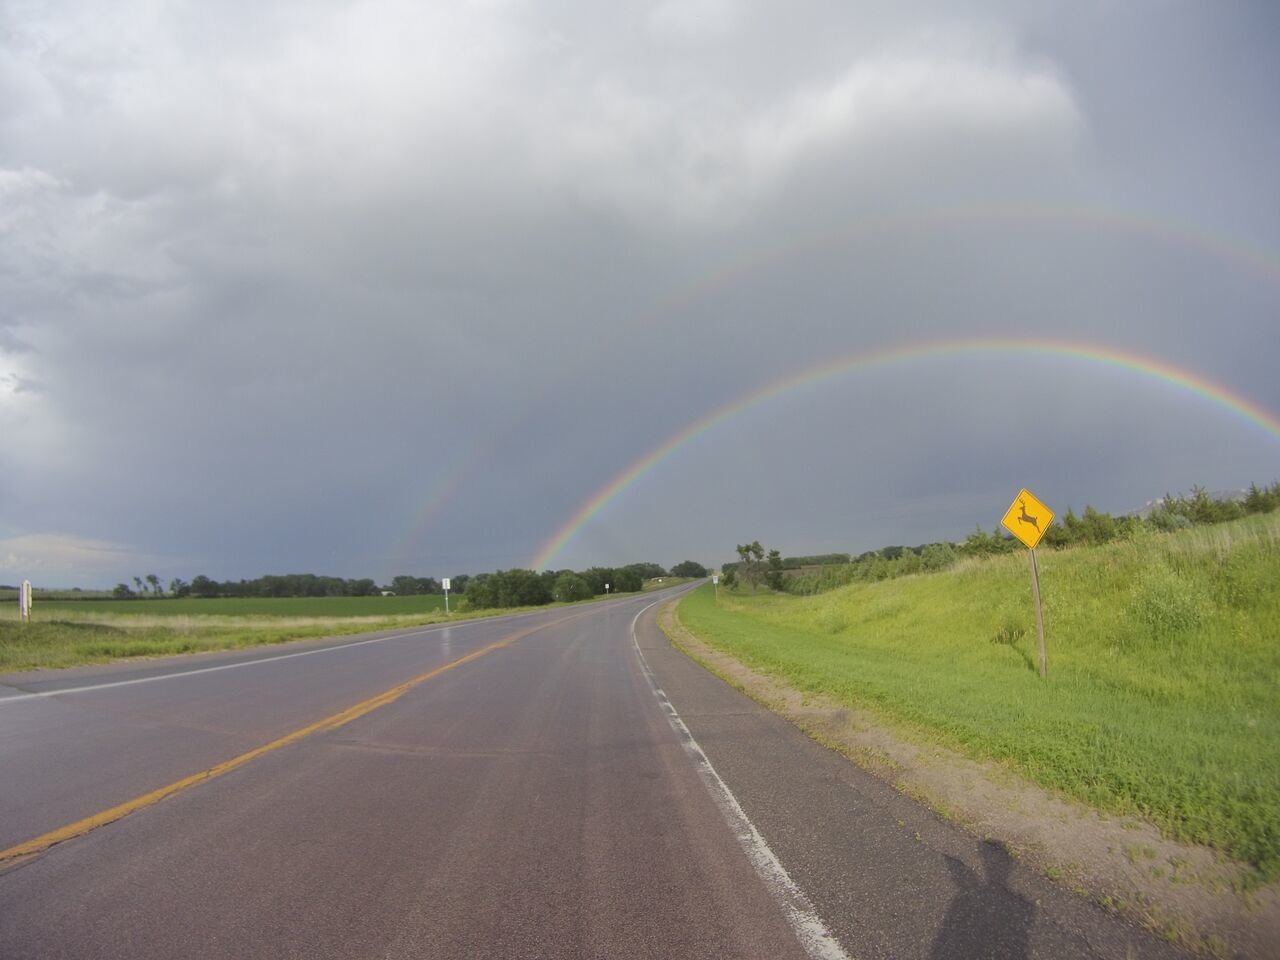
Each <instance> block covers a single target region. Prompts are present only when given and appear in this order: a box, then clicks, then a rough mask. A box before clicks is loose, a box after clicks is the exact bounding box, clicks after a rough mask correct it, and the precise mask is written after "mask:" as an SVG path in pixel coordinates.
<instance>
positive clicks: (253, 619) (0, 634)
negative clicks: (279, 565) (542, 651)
mask: <svg viewBox="0 0 1280 960" xmlns="http://www.w3.org/2000/svg"><path fill="white" fill-rule="evenodd" d="M459 599H460V598H459ZM527 609H546V608H545V607H538V608H511V609H503V610H474V611H467V612H466V613H463V614H459V613H458V612H457V609H456V606H455V607H454V610H453V612H451V614H449V615H447V616H446V614H445V612H444V597H443V596H421V597H315V598H306V597H302V598H277V599H270V598H246V599H232V598H221V599H214V600H203V599H191V598H187V599H182V600H171V599H156V600H73V601H46V602H40V601H37V602H36V603H35V605H34V606H33V609H32V620H31V623H26V624H24V623H21V622H19V620H18V610H17V604H16V603H14V604H12V605H5V606H4V607H3V608H2V609H0V672H8V671H16V670H32V669H52V668H59V667H72V666H79V665H81V664H88V663H105V662H108V661H111V660H119V659H124V658H130V657H156V656H169V655H172V654H179V653H195V652H200V651H206V650H229V649H236V648H240V647H251V646H257V645H259V644H266V643H283V642H285V641H287V640H299V639H304V638H308V637H331V636H341V635H344V634H352V633H365V632H369V631H374V630H393V629H397V628H401V627H409V626H415V625H419V624H431V623H443V622H453V621H457V620H467V619H474V618H477V617H486V616H502V615H506V614H512V613H521V612H525V610H527Z"/></svg>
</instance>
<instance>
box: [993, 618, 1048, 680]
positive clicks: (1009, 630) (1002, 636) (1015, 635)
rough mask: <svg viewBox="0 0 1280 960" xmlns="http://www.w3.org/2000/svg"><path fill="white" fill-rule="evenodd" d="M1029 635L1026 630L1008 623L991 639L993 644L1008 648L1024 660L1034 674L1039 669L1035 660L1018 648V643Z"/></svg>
mask: <svg viewBox="0 0 1280 960" xmlns="http://www.w3.org/2000/svg"><path fill="white" fill-rule="evenodd" d="M1026 635H1027V631H1026V629H1025V628H1023V627H1020V626H1018V625H1016V624H1010V623H1006V624H1005V625H1004V626H1002V627H1001V628H1000V629H999V630H997V631H996V632H995V635H994V636H993V637H992V638H991V642H992V643H994V644H998V645H1000V646H1002V647H1008V648H1009V649H1010V650H1012V651H1013V652H1014V653H1016V654H1017V655H1018V656H1020V657H1021V658H1022V662H1023V663H1025V664H1026V665H1027V669H1028V670H1030V671H1031V672H1032V673H1036V672H1038V670H1039V667H1037V666H1036V661H1035V659H1034V658H1033V657H1032V656H1031V654H1030V653H1028V652H1027V651H1026V650H1023V649H1022V647H1020V646H1018V641H1019V640H1021V639H1022V638H1023V637H1025V636H1026Z"/></svg>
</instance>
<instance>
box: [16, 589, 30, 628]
mask: <svg viewBox="0 0 1280 960" xmlns="http://www.w3.org/2000/svg"><path fill="white" fill-rule="evenodd" d="M18 615H19V616H20V617H22V622H23V623H30V622H31V581H30V580H23V581H22V587H21V589H19V590H18Z"/></svg>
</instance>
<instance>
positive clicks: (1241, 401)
mask: <svg viewBox="0 0 1280 960" xmlns="http://www.w3.org/2000/svg"><path fill="white" fill-rule="evenodd" d="M993 352H994V353H999V352H1003V353H1016V354H1031V355H1042V356H1050V357H1066V358H1069V359H1076V360H1083V361H1087V362H1091V363H1098V364H1102V365H1105V366H1109V367H1114V368H1118V369H1122V370H1127V371H1131V372H1134V373H1139V374H1142V375H1144V376H1146V377H1149V378H1151V379H1154V380H1157V381H1160V382H1162V383H1166V384H1170V385H1172V386H1175V387H1178V388H1180V389H1183V390H1187V391H1189V392H1191V393H1193V394H1196V395H1197V396H1201V397H1205V398H1207V399H1209V400H1211V401H1213V402H1214V403H1217V404H1219V405H1221V406H1223V407H1226V408H1227V409H1229V410H1232V411H1234V412H1235V413H1237V414H1239V415H1240V416H1242V417H1244V419H1246V420H1248V421H1250V422H1251V423H1253V424H1256V425H1257V426H1259V427H1261V428H1262V429H1263V430H1265V431H1267V432H1268V433H1270V434H1271V435H1272V436H1274V437H1276V438H1277V439H1280V418H1277V417H1276V415H1275V414H1273V413H1271V412H1270V411H1268V410H1266V409H1265V408H1264V407H1262V406H1260V405H1258V404H1257V403H1255V402H1253V401H1252V400H1250V399H1249V398H1247V397H1245V396H1242V395H1241V394H1239V393H1235V392H1234V391H1232V390H1230V389H1228V388H1227V387H1224V386H1223V385H1222V384H1219V383H1215V382H1214V381H1212V380H1209V379H1207V378H1205V377H1203V376H1200V375H1199V374H1197V373H1193V372H1191V371H1190V370H1186V369H1183V368H1181V367H1176V366H1174V365H1173V364H1170V363H1165V362H1163V361H1161V360H1156V359H1154V358H1151V357H1144V356H1141V355H1139V354H1136V353H1129V352H1126V351H1123V350H1119V349H1117V348H1115V347H1110V346H1104V345H1101V344H1091V343H1078V342H1070V341H1064V340H1042V339H1015V338H974V339H961V340H941V341H930V342H925V343H909V344H901V345H898V346H893V347H887V348H883V349H879V350H872V351H868V352H864V353H855V354H852V355H849V356H844V357H840V358H837V359H834V360H828V361H825V362H823V363H820V364H817V365H816V366H811V367H806V368H805V369H803V370H799V371H797V372H795V373H791V374H788V375H787V376H784V377H782V378H780V379H778V380H774V381H773V382H772V383H769V384H767V385H765V386H763V387H760V388H758V389H756V390H753V391H751V392H749V393H746V394H744V395H742V396H740V397H737V398H736V399H734V400H730V401H729V402H728V403H726V404H724V405H723V406H720V407H717V408H716V409H714V410H712V411H711V412H710V413H707V414H704V415H703V416H702V417H699V418H698V419H697V420H694V421H693V422H692V423H689V424H687V425H686V426H684V427H683V428H681V429H680V430H679V431H678V432H677V433H675V434H674V435H672V436H671V437H670V438H668V439H667V440H664V441H663V442H662V443H660V444H658V445H657V446H656V447H654V448H653V449H652V450H650V451H649V452H648V453H646V454H645V455H644V456H642V457H640V458H639V459H638V460H636V461H635V462H634V463H632V464H631V465H630V466H628V467H627V468H626V469H625V470H623V471H622V472H620V473H618V474H617V475H616V476H615V477H613V479H611V480H610V481H609V482H608V483H606V484H605V485H604V486H603V487H601V488H600V489H599V490H597V491H596V492H595V493H594V494H592V495H591V497H590V498H588V499H587V501H586V502H585V503H583V504H582V506H580V507H579V508H578V509H577V510H576V511H574V513H573V515H572V516H570V517H569V519H568V520H566V521H565V522H564V523H563V524H561V526H560V527H559V528H558V529H557V530H556V531H555V533H553V534H552V535H551V536H550V537H549V538H548V539H547V540H546V542H544V543H543V544H542V546H541V547H540V548H539V549H538V552H537V553H536V554H535V555H534V557H533V558H532V559H531V560H530V561H529V568H530V569H533V570H542V569H546V568H548V567H550V566H551V564H552V561H553V560H554V559H555V557H556V555H557V554H558V553H559V552H560V551H561V550H562V549H564V547H565V546H566V545H567V544H568V543H569V541H570V540H572V539H573V538H574V536H575V535H576V534H577V533H578V531H580V530H581V529H582V528H583V527H584V526H586V525H587V524H588V523H590V522H591V520H592V518H594V517H595V516H597V515H598V514H599V513H600V511H601V510H603V509H604V508H605V507H606V506H607V505H608V504H609V503H610V502H611V501H613V500H614V499H616V498H617V497H618V496H620V495H621V494H622V493H624V492H625V491H626V490H627V489H628V488H630V487H631V486H632V485H633V484H634V483H635V482H636V481H637V480H638V479H640V478H641V477H642V476H644V475H645V474H646V473H648V472H649V471H651V470H653V469H654V468H655V467H656V466H657V465H658V464H660V463H661V462H662V461H663V460H665V459H666V458H667V457H669V456H670V455H671V454H673V453H674V452H675V451H677V450H679V449H680V448H681V447H683V446H685V445H686V444H687V443H689V442H691V441H693V440H695V439H697V438H698V437H700V436H702V435H703V434H705V433H707V432H708V431H709V430H711V429H713V428H714V427H716V426H718V425H719V424H721V423H724V422H725V421H726V420H729V419H731V418H733V417H736V416H737V415H738V414H740V413H742V412H744V411H746V410H747V409H749V408H751V407H754V406H757V405H758V404H761V403H764V402H766V401H768V400H771V399H773V398H774V397H777V396H779V395H780V394H783V393H786V392H787V391H789V390H793V389H795V388H797V387H801V386H805V385H808V384H813V383H818V382H821V381H824V380H828V379H831V378H833V377H837V376H841V375H843V374H848V373H853V372H855V371H859V370H866V369H869V368H871V367H880V366H885V365H888V364H894V363H902V362H904V361H908V360H919V359H922V358H927V357H938V356H955V355H963V354H984V353H993Z"/></svg>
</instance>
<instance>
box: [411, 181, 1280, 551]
mask: <svg viewBox="0 0 1280 960" xmlns="http://www.w3.org/2000/svg"><path fill="white" fill-rule="evenodd" d="M975 224H979V225H991V226H1007V227H1027V226H1037V225H1043V224H1050V225H1054V226H1061V227H1068V228H1074V229H1085V230H1092V231H1098V232H1104V233H1110V234H1116V235H1121V236H1133V237H1138V238H1141V239H1144V240H1148V241H1153V242H1155V243H1157V244H1160V245H1163V246H1167V247H1173V248H1178V249H1182V250H1186V251H1190V252H1192V253H1195V254H1197V255H1202V256H1206V257H1208V258H1210V259H1212V260H1216V261H1218V262H1220V263H1224V264H1228V265H1230V266H1232V267H1233V268H1235V269H1237V270H1239V271H1241V272H1243V273H1246V274H1252V275H1254V276H1261V277H1263V278H1265V279H1266V280H1267V281H1269V282H1271V283H1275V284H1277V285H1280V257H1277V256H1276V254H1275V253H1274V252H1273V251H1271V250H1268V249H1265V248H1262V247H1259V246H1254V245H1250V244H1248V243H1244V242H1241V241H1239V240H1237V239H1234V238H1231V237H1226V236H1222V235H1218V234H1214V233H1211V232H1208V231H1206V230H1204V229H1202V228H1198V227H1196V226H1195V225H1194V224H1184V223H1180V222H1178V221H1175V220H1169V219H1164V218H1159V217H1154V216H1150V215H1146V214H1142V213H1138V212H1129V211H1120V210H1114V209H1109V208H1103V207H1085V206H1072V207H1066V206H1053V205H1046V204H1006V205H988V206H983V207H953V208H947V209H940V210H923V211H915V212H907V213H899V214H891V215H884V216H870V217H867V218H866V219H864V220H860V221H857V222H854V223H851V224H848V225H845V226H843V227H840V228H839V229H836V230H831V231H827V232H823V233H817V234H812V235H809V236H806V237H803V238H800V239H798V240H791V241H788V242H786V243H781V244H778V245H776V246H773V247H768V248H765V249H763V250H757V251H755V252H754V253H751V254H748V255H745V256H741V257H738V258H737V259H734V260H732V261H730V262H728V263H726V264H725V265H724V266H722V267H721V268H719V269H717V270H714V271H711V272H709V273H703V274H700V275H699V276H697V277H695V278H693V279H691V280H689V281H687V282H685V283H683V284H681V285H679V286H677V287H676V288H674V289H673V290H671V291H669V292H667V293H666V294H664V295H663V296H661V297H659V298H657V299H656V300H654V301H651V302H650V303H649V304H648V306H647V307H645V308H643V309H641V310H638V311H636V312H635V313H634V314H633V315H632V316H631V317H630V318H629V321H628V322H630V323H633V324H648V323H652V322H653V321H654V320H655V319H657V318H661V317H667V316H675V315H678V314H679V313H681V312H682V311H685V310H687V309H689V308H690V307H692V306H694V305H696V304H697V303H699V302H702V301H705V300H707V299H709V298H711V297H713V296H715V295H716V294H718V293H719V292H720V291H722V290H725V289H729V288H731V287H733V286H734V285H735V284H737V283H739V282H741V281H742V280H743V279H744V278H746V277H750V276H752V275H755V274H758V273H763V272H767V271H769V270H772V269H775V268H776V267H777V266H778V265H779V264H782V263H785V262H787V261H788V260H790V259H793V258H796V257H800V256H803V255H805V254H807V253H811V252H813V251H816V250H822V249H828V248H830V247H832V246H835V245H837V244H839V243H842V242H848V241H851V240H854V239H856V238H858V237H868V236H881V235H886V234H888V235H891V234H895V233H896V234H908V233H912V232H918V231H923V230H937V229H946V228H955V227H964V226H972V225H975ZM601 336H602V337H603V334H601ZM591 347H592V344H585V345H583V346H582V349H580V350H578V351H577V354H578V355H579V356H583V357H586V356H591V355H593V354H594V351H593V350H592V349H591ZM565 375H566V371H564V370H560V371H551V372H550V373H549V374H548V376H547V378H546V381H545V385H544V387H543V388H542V389H541V390H540V391H537V393H536V395H535V396H534V397H532V398H530V399H529V400H528V401H527V402H525V403H522V404H519V405H518V406H517V407H516V408H515V409H514V410H513V412H512V416H511V419H510V421H509V422H507V423H506V424H505V425H504V426H501V427H499V428H498V429H497V430H496V431H495V432H494V433H493V434H492V435H491V436H490V437H489V438H488V439H487V440H483V439H482V440H478V441H476V442H474V443H472V444H471V445H470V446H469V447H468V449H467V450H466V451H465V452H464V453H462V454H461V455H460V456H458V457H457V458H455V459H454V461H453V463H452V466H451V467H450V469H448V470H447V472H445V473H444V475H443V476H442V477H441V478H440V479H439V480H438V481H437V482H436V483H434V484H432V485H431V487H430V488H429V490H428V491H427V496H426V498H425V500H424V501H423V504H422V506H421V507H419V508H418V509H416V510H415V511H414V512H413V513H412V514H411V516H410V518H409V521H408V523H406V524H405V525H404V527H403V528H402V529H403V533H402V535H401V537H400V539H399V540H398V541H397V543H396V544H395V546H394V547H393V548H392V551H391V554H390V555H389V556H388V557H387V560H388V561H389V562H391V563H398V562H409V561H410V560H411V559H412V554H413V553H414V552H415V550H416V547H417V544H418V543H419V542H420V541H421V539H422V538H423V537H424V536H425V535H426V532H427V530H428V528H429V527H430V526H431V524H432V522H433V521H434V520H435V519H436V518H437V517H438V516H439V515H440V513H441V511H442V510H443V509H444V507H445V506H446V505H447V504H448V503H450V502H451V501H452V499H453V498H454V497H455V496H456V495H457V494H458V491H459V490H461V489H462V488H463V487H464V486H465V483H466V480H467V478H468V477H470V476H471V475H472V474H473V472H474V471H475V470H477V469H479V468H480V466H481V465H482V464H483V463H484V462H486V461H487V460H489V459H491V458H492V457H493V455H494V453H495V451H497V450H500V449H502V446H503V443H502V441H503V438H504V437H506V436H509V435H510V434H511V433H512V432H514V431H515V430H516V429H518V428H519V426H520V424H521V423H522V422H523V421H524V418H525V417H526V416H527V415H528V413H529V411H531V410H534V409H536V408H537V407H538V405H539V403H540V402H541V400H542V399H543V398H544V397H545V396H546V395H547V394H548V393H549V392H550V390H551V389H552V388H553V387H554V386H555V385H556V384H558V383H560V382H562V381H563V380H564V378H565ZM1193 379H1194V378H1193ZM544 553H545V552H544V551H540V552H539V554H538V555H539V556H540V557H541V556H544ZM388 576H389V575H388Z"/></svg>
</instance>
